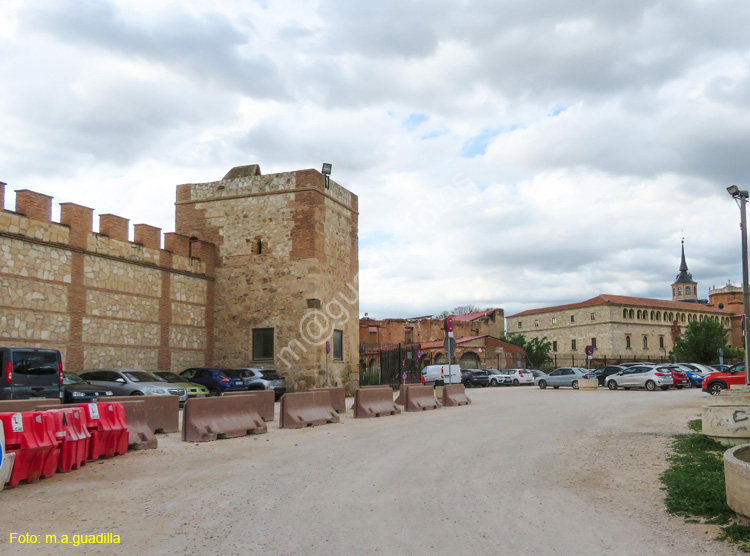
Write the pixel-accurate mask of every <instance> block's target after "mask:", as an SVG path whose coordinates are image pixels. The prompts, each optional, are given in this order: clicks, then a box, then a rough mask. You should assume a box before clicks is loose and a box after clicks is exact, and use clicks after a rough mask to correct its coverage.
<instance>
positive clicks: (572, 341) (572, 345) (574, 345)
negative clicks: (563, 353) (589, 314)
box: [570, 340, 576, 351]
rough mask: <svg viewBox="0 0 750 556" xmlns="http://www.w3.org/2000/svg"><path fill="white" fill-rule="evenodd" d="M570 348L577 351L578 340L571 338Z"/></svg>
mask: <svg viewBox="0 0 750 556" xmlns="http://www.w3.org/2000/svg"><path fill="white" fill-rule="evenodd" d="M570 349H571V350H572V351H575V350H576V341H575V340H571V341H570Z"/></svg>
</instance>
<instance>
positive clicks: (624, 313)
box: [622, 309, 628, 319]
mask: <svg viewBox="0 0 750 556" xmlns="http://www.w3.org/2000/svg"><path fill="white" fill-rule="evenodd" d="M622 318H624V319H626V318H628V310H627V309H623V310H622Z"/></svg>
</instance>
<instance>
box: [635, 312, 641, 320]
mask: <svg viewBox="0 0 750 556" xmlns="http://www.w3.org/2000/svg"><path fill="white" fill-rule="evenodd" d="M636 318H637V319H639V320H640V318H641V310H640V309H638V316H637V317H636Z"/></svg>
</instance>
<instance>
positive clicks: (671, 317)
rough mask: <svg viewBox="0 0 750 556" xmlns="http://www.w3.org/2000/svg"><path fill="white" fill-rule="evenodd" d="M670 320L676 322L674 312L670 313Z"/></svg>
mask: <svg viewBox="0 0 750 556" xmlns="http://www.w3.org/2000/svg"><path fill="white" fill-rule="evenodd" d="M669 322H674V313H669Z"/></svg>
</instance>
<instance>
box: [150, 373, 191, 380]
mask: <svg viewBox="0 0 750 556" xmlns="http://www.w3.org/2000/svg"><path fill="white" fill-rule="evenodd" d="M156 376H158V377H159V378H161V379H162V380H165V381H167V382H185V379H184V378H182V377H181V376H180V375H177V374H175V373H167V372H161V373H159V374H158V375H156Z"/></svg>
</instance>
